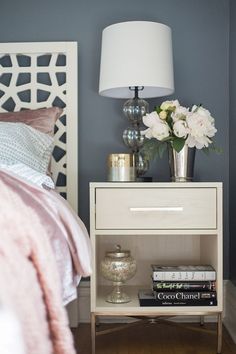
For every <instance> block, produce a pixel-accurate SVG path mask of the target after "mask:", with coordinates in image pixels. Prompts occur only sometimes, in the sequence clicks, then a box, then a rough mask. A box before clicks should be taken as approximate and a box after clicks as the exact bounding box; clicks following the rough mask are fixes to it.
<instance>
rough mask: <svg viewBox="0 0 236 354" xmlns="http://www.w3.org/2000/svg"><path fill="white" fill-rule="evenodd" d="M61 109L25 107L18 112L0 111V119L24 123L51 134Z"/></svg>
mask: <svg viewBox="0 0 236 354" xmlns="http://www.w3.org/2000/svg"><path fill="white" fill-rule="evenodd" d="M62 112H63V109H62V108H58V107H50V108H40V109H34V110H31V109H27V110H23V111H19V112H7V113H0V121H2V122H12V123H25V124H27V125H30V126H31V127H33V128H35V129H37V130H39V131H41V132H42V133H46V134H49V135H53V133H54V125H55V122H56V120H57V119H58V118H59V117H60V115H61V114H62Z"/></svg>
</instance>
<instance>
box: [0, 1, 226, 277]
mask: <svg viewBox="0 0 236 354" xmlns="http://www.w3.org/2000/svg"><path fill="white" fill-rule="evenodd" d="M128 20H148V21H157V22H162V23H165V24H167V25H169V26H170V27H171V28H172V31H173V51H174V69H175V87H176V90H175V95H174V96H173V97H176V98H178V99H179V100H180V101H181V102H182V104H183V105H191V104H193V103H197V104H198V103H202V104H203V105H204V106H205V107H207V108H208V109H209V110H210V111H211V113H212V115H213V116H214V117H215V119H216V126H217V129H218V133H217V136H216V143H217V145H218V146H220V147H222V148H223V150H224V153H223V154H222V155H216V154H211V155H210V156H205V155H204V154H203V153H202V152H198V153H197V158H196V170H195V180H197V181H223V182H224V197H225V199H224V200H225V203H224V208H225V209H224V221H225V235H224V255H225V258H224V259H225V275H226V277H227V276H228V274H229V232H228V227H227V225H228V195H229V192H228V188H229V182H228V179H229V75H228V69H229V0H165V1H164V0H146V1H143V0H119V1H112V0H99V1H98V0H97V1H96V0H86V1H82V0H66V1H65V0H63V1H62V0H47V1H46V0H40V1H33V0H21V1H13V0H2V1H1V9H0V41H1V42H11V41H54V40H62V41H64V40H75V41H78V44H79V97H78V101H79V133H78V139H79V203H80V216H81V218H82V219H83V220H84V221H85V223H86V224H87V225H88V208H89V200H88V184H89V182H90V181H104V180H106V157H107V155H108V153H111V152H121V151H124V150H125V148H124V146H123V143H122V139H121V135H122V131H123V130H124V128H125V127H126V126H127V122H126V121H125V119H124V118H123V116H122V112H121V107H122V105H123V101H122V100H115V99H110V98H103V97H100V96H99V95H98V78H99V60H100V44H101V32H102V29H103V28H104V27H106V26H107V25H110V24H113V23H116V22H122V21H128ZM153 45H156V44H155V43H153ZM151 54H152V53H150V55H151ZM137 55H138V53H137ZM163 99H166V98H163ZM163 99H161V100H163ZM161 100H157V99H156V100H151V101H149V102H150V105H151V108H152V107H153V106H154V105H155V104H157V103H159V102H161ZM152 172H153V176H154V179H155V180H158V181H166V180H168V178H169V171H168V164H167V158H166V156H165V157H164V159H163V160H161V161H156V162H155V164H153V166H152Z"/></svg>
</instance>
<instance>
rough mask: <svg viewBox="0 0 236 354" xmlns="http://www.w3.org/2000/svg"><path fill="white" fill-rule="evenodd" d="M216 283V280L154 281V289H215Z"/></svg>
mask: <svg viewBox="0 0 236 354" xmlns="http://www.w3.org/2000/svg"><path fill="white" fill-rule="evenodd" d="M215 289H216V283H215V282H214V281H192V282H190V281H189V282H172V281H169V282H164V281H154V282H153V284H152V290H154V291H177V290H182V291H206V290H211V291H215Z"/></svg>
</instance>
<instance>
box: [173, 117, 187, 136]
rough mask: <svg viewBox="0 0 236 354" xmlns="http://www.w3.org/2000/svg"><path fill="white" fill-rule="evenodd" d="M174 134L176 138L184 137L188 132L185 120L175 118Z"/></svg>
mask: <svg viewBox="0 0 236 354" xmlns="http://www.w3.org/2000/svg"><path fill="white" fill-rule="evenodd" d="M173 131H174V134H175V135H176V136H177V137H178V138H186V136H187V134H188V127H187V123H186V121H185V120H177V121H176V122H175V123H174V125H173Z"/></svg>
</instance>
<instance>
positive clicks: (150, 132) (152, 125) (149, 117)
mask: <svg viewBox="0 0 236 354" xmlns="http://www.w3.org/2000/svg"><path fill="white" fill-rule="evenodd" d="M143 123H144V124H145V125H146V126H147V127H148V129H146V130H144V131H142V132H141V134H142V135H145V136H146V138H148V139H152V138H155V139H157V140H159V141H162V140H163V139H165V138H167V137H168V136H169V135H170V129H169V126H168V124H167V123H166V121H164V120H161V119H160V117H159V115H158V114H157V112H152V113H150V114H146V115H145V116H144V117H143Z"/></svg>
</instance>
